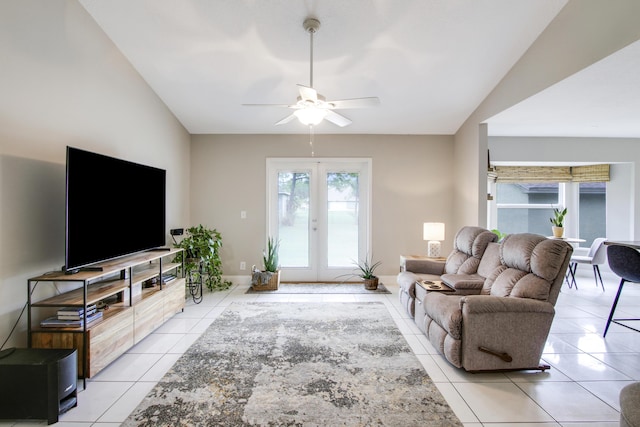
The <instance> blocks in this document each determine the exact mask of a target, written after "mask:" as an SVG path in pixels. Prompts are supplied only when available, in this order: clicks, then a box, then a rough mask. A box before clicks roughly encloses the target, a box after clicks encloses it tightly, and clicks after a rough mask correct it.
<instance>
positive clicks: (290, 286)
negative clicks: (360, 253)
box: [246, 283, 391, 294]
mask: <svg viewBox="0 0 640 427" xmlns="http://www.w3.org/2000/svg"><path fill="white" fill-rule="evenodd" d="M246 293H247V294H265V293H267V294H390V293H391V292H389V290H388V289H387V288H386V287H385V286H384V284H382V283H379V284H378V289H375V290H368V289H365V288H364V285H363V284H362V283H280V285H279V286H278V289H277V290H274V291H255V290H253V288H249V289H248V290H247V292H246Z"/></svg>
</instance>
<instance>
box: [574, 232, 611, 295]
mask: <svg viewBox="0 0 640 427" xmlns="http://www.w3.org/2000/svg"><path fill="white" fill-rule="evenodd" d="M606 240H607V239H606V238H605V237H598V238H597V239H594V241H593V243H592V244H591V247H590V248H589V251H588V252H587V253H586V254H584V253H583V254H581V253H580V252H579V250H576V251H574V253H573V255H572V256H571V261H570V263H569V275H570V276H571V283H569V287H572V286H575V287H576V289H578V284H577V283H576V271H577V269H578V264H589V265H591V266H593V278H594V279H595V281H596V287H597V286H598V279H600V286H602V291H603V292H604V283H603V282H602V276H601V275H600V267H598V266H599V265H600V264H604V263H605V261H606V258H607V252H606V248H605V246H604V242H606ZM576 252H577V254H576Z"/></svg>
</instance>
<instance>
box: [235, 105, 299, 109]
mask: <svg viewBox="0 0 640 427" xmlns="http://www.w3.org/2000/svg"><path fill="white" fill-rule="evenodd" d="M242 106H243V107H282V108H292V107H294V106H293V105H291V104H242Z"/></svg>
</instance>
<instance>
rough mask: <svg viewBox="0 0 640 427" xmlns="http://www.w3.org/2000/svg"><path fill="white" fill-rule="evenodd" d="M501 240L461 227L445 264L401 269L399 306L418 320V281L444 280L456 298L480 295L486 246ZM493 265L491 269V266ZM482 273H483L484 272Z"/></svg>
mask: <svg viewBox="0 0 640 427" xmlns="http://www.w3.org/2000/svg"><path fill="white" fill-rule="evenodd" d="M496 240H498V236H497V235H496V234H495V233H493V232H491V231H489V230H487V229H485V228H482V227H472V226H466V227H462V228H461V229H460V230H459V231H458V232H457V233H456V236H455V237H454V239H453V251H451V253H450V254H449V256H448V257H447V259H446V261H444V262H443V261H436V260H429V259H419V260H407V261H405V263H404V265H401V266H400V269H401V272H400V274H398V277H397V282H398V288H399V289H398V296H399V298H400V303H401V304H402V306H403V307H404V308H405V309H406V310H407V312H408V313H409V314H411V316H412V317H414V316H415V299H416V289H415V287H416V281H418V280H443V281H445V282H446V283H447V284H448V285H449V286H451V287H452V288H454V289H455V290H456V291H455V293H456V294H460V295H466V294H477V293H478V292H479V291H480V289H481V288H482V285H483V283H484V279H485V277H484V276H482V275H481V274H479V273H478V267H480V261H481V259H482V257H483V255H484V253H485V250H486V248H487V245H488V244H489V243H491V242H495V241H496ZM484 264H485V265H484V266H483V267H485V272H486V271H492V270H493V268H492V267H495V266H497V265H498V264H499V260H498V259H497V258H495V259H493V260H492V261H491V262H490V263H487V262H486V261H485V263H484ZM489 264H491V266H490V265H489ZM481 271H482V270H481Z"/></svg>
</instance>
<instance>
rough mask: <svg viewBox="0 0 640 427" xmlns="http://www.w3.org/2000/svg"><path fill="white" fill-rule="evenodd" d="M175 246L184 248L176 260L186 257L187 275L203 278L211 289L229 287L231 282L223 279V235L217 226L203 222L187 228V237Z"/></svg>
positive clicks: (197, 278) (197, 279) (195, 278)
mask: <svg viewBox="0 0 640 427" xmlns="http://www.w3.org/2000/svg"><path fill="white" fill-rule="evenodd" d="M174 246H175V247H177V248H182V249H184V252H181V253H180V254H179V255H178V256H177V258H176V262H182V261H183V257H184V270H185V271H184V273H185V276H187V277H191V278H192V279H193V280H196V281H199V280H200V279H202V280H203V281H204V283H205V285H206V286H207V288H208V289H209V290H210V291H213V290H220V289H229V287H230V286H231V282H229V281H226V280H222V260H221V259H220V253H219V251H220V248H221V247H222V235H221V234H220V233H219V232H218V231H217V230H216V229H215V228H214V229H209V228H206V227H205V226H203V225H202V224H200V225H197V226H195V227H191V228H187V230H186V237H185V238H184V239H182V240H181V241H180V242H179V243H175V244H174Z"/></svg>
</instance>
